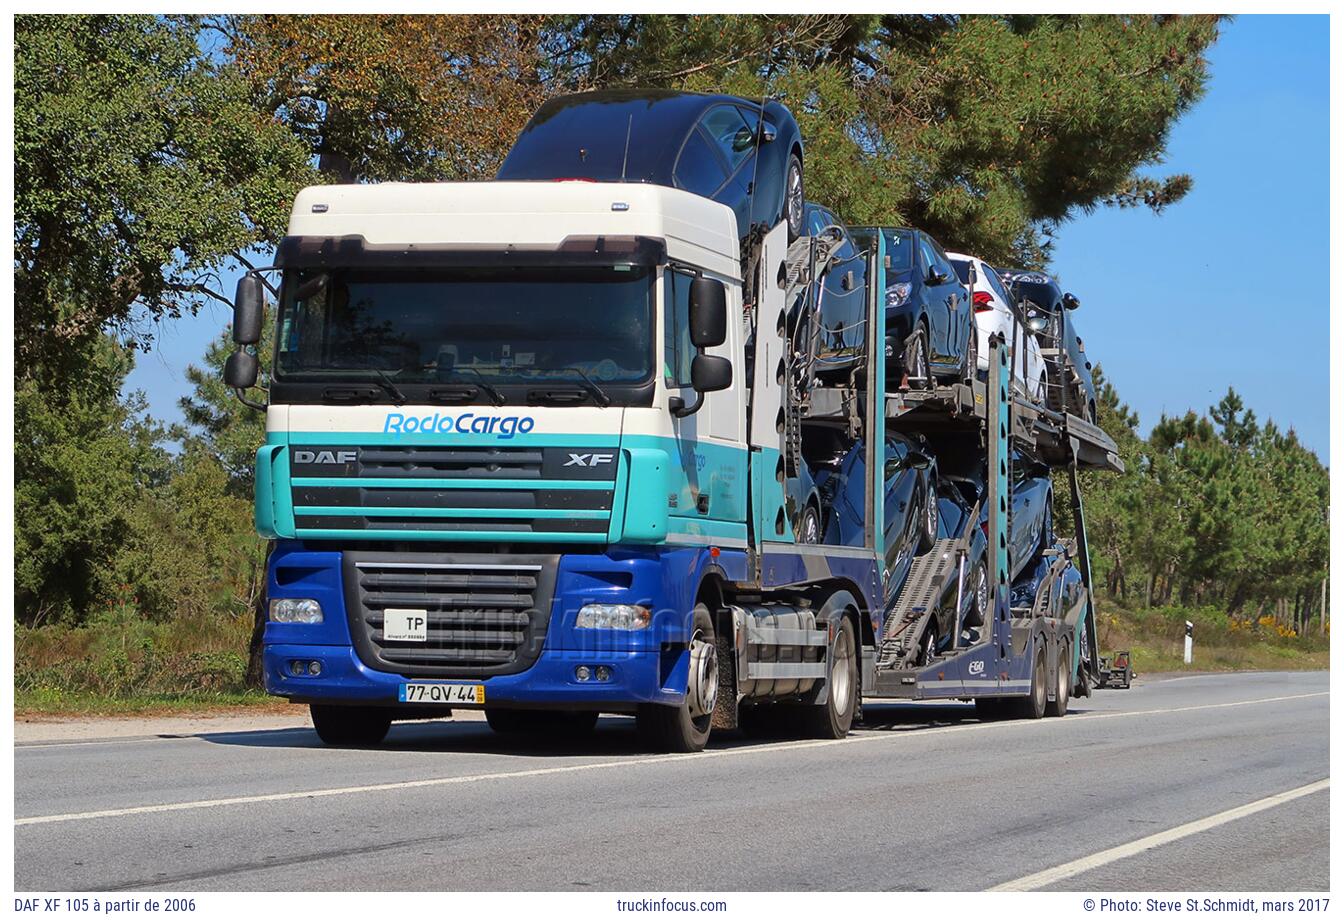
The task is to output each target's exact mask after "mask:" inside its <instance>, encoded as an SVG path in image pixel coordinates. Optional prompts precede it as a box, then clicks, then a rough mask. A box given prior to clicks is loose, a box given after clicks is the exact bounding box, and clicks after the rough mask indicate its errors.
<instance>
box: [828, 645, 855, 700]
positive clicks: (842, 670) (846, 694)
mask: <svg viewBox="0 0 1344 920" xmlns="http://www.w3.org/2000/svg"><path fill="white" fill-rule="evenodd" d="M853 659H854V645H853V642H852V641H851V640H850V638H849V633H847V632H845V630H844V629H841V630H840V631H839V633H838V634H837V635H836V637H835V649H834V651H833V652H832V653H831V664H832V668H831V703H832V704H833V706H834V708H835V711H836V713H838V714H842V715H843V714H844V713H845V712H847V711H848V710H849V701H850V700H851V699H852V698H853V694H854V685H853V675H852V674H851V673H850V664H849V663H850V662H851V661H853Z"/></svg>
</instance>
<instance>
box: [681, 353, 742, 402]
mask: <svg viewBox="0 0 1344 920" xmlns="http://www.w3.org/2000/svg"><path fill="white" fill-rule="evenodd" d="M732 385H733V362H731V361H729V360H728V359H727V358H720V357H717V356H715V355H696V356H695V358H694V359H693V360H692V361H691V386H692V387H693V388H694V389H695V391H696V392H697V393H713V392H715V391H717V390H726V389H728V388H729V387H730V386H732Z"/></svg>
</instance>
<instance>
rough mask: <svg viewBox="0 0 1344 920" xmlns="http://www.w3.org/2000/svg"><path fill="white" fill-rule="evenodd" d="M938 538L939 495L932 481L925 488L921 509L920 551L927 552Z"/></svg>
mask: <svg viewBox="0 0 1344 920" xmlns="http://www.w3.org/2000/svg"><path fill="white" fill-rule="evenodd" d="M937 539H938V496H937V495H936V494H935V493H934V491H933V484H932V483H930V484H929V485H928V486H926V487H925V489H924V504H923V505H922V506H921V507H920V509H919V547H918V552H921V553H927V552H928V551H929V550H931V549H933V544H934V542H935V541H937Z"/></svg>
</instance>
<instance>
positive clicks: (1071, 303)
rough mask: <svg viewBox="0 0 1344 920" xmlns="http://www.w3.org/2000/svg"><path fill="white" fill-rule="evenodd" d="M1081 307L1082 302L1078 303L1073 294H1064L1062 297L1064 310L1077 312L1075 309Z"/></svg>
mask: <svg viewBox="0 0 1344 920" xmlns="http://www.w3.org/2000/svg"><path fill="white" fill-rule="evenodd" d="M1081 306H1082V301H1080V300H1079V299H1078V298H1077V297H1076V296H1075V295H1073V294H1065V295H1064V309H1066V310H1077V309H1078V308H1079V307H1081Z"/></svg>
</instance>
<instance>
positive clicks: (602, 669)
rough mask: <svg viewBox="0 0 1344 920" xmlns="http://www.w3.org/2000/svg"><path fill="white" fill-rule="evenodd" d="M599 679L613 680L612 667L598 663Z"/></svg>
mask: <svg viewBox="0 0 1344 920" xmlns="http://www.w3.org/2000/svg"><path fill="white" fill-rule="evenodd" d="M597 679H598V680H611V668H609V667H607V666H606V665H604V664H600V665H598V666H597Z"/></svg>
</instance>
